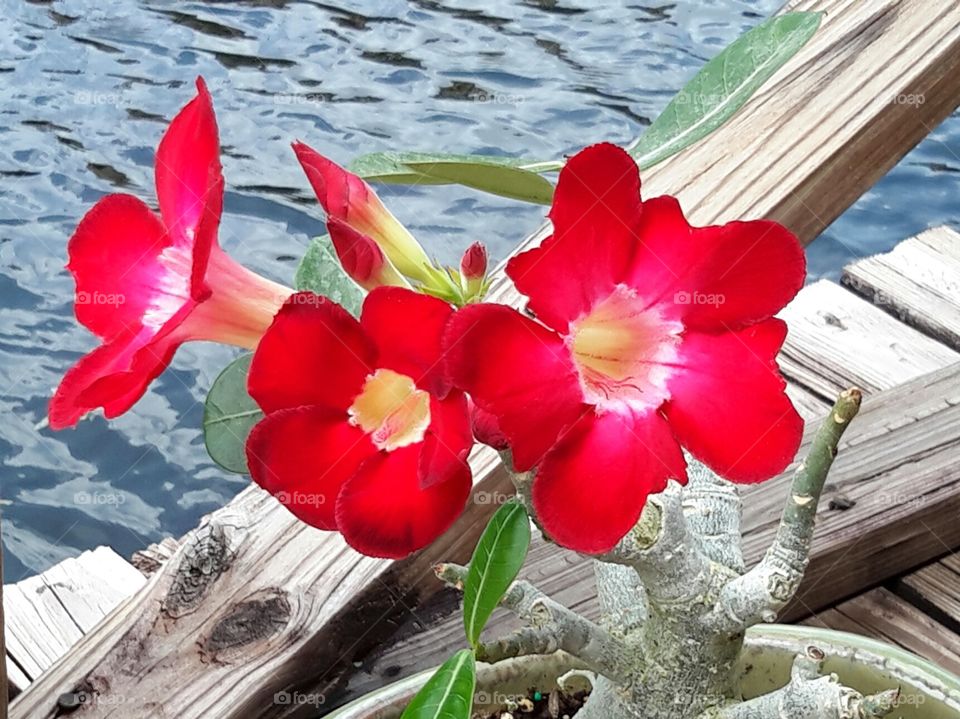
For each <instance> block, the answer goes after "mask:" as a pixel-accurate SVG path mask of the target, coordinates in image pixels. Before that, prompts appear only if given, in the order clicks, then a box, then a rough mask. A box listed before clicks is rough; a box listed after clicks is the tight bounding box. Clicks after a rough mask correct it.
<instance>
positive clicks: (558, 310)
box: [507, 143, 641, 332]
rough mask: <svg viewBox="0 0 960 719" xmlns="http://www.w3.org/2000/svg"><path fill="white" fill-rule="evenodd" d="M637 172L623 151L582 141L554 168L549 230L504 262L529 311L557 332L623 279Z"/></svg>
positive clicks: (635, 217) (636, 205) (635, 210)
mask: <svg viewBox="0 0 960 719" xmlns="http://www.w3.org/2000/svg"><path fill="white" fill-rule="evenodd" d="M640 214H641V204H640V171H639V169H638V168H637V165H636V163H635V162H634V161H633V158H631V157H630V155H628V154H627V153H626V151H624V150H623V149H621V148H619V147H617V146H615V145H610V144H606V143H604V144H600V145H593V146H592V147H588V148H587V149H585V150H582V151H581V152H579V153H577V154H576V155H574V156H573V157H572V158H570V160H569V161H568V162H567V164H566V166H565V167H564V168H563V170H562V171H561V172H560V179H559V181H558V183H557V190H556V193H555V194H554V197H553V207H552V208H551V210H550V219H551V221H552V222H553V236H552V237H549V238H547V239H546V240H545V241H544V242H543V243H542V244H541V245H540V247H538V248H536V249H533V250H529V251H527V252H523V253H521V254H519V255H517V256H516V257H514V258H513V259H511V260H510V262H509V263H508V264H507V274H508V275H509V276H510V278H511V279H512V280H513V282H514V284H515V285H516V286H517V289H518V290H519V291H520V292H522V293H523V294H525V295H526V296H527V297H529V298H530V309H531V310H533V311H534V312H535V313H536V315H537V317H538V318H540V319H541V320H543V321H544V322H545V323H547V324H548V325H550V326H551V327H553V328H554V329H556V330H558V331H560V332H565V331H566V330H567V326H568V324H569V323H570V322H572V321H573V320H575V319H577V318H578V317H580V316H581V315H583V314H585V313H586V312H587V311H588V310H589V309H590V308H591V307H592V306H593V305H594V304H595V303H596V302H597V300H599V299H601V298H603V297H606V296H607V295H609V294H610V292H611V291H612V290H613V288H614V287H615V286H616V285H617V284H618V283H619V282H620V281H621V280H622V279H623V277H624V274H625V272H626V270H627V266H628V264H629V260H630V257H631V254H632V253H633V250H634V244H635V239H634V235H633V228H634V227H635V225H636V224H637V222H638V221H639V219H640Z"/></svg>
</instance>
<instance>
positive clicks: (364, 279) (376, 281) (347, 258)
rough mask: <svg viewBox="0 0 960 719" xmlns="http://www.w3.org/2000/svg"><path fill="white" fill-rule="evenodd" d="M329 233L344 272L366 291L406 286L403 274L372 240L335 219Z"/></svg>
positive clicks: (330, 222)
mask: <svg viewBox="0 0 960 719" xmlns="http://www.w3.org/2000/svg"><path fill="white" fill-rule="evenodd" d="M327 230H328V231H329V232H330V239H331V240H333V248H334V249H335V250H336V251H337V257H339V258H340V264H341V265H343V269H344V271H345V272H346V273H347V274H348V275H350V277H351V278H353V280H354V282H356V283H357V284H358V285H360V286H361V287H363V288H364V289H365V290H372V289H373V288H374V287H380V286H382V285H395V286H397V287H406V286H407V283H406V282H405V281H404V279H403V278H402V277H401V276H400V273H399V272H397V269H396V268H395V267H394V266H393V264H392V263H391V262H390V260H389V259H388V258H387V257H386V256H385V255H384V254H383V250H381V249H380V246H379V245H378V244H377V243H376V242H374V241H373V240H372V239H370V238H369V237H367V236H366V235H364V234H363V233H362V232H357V230H355V229H353V228H352V227H351V226H350V225H348V224H347V223H346V222H343V221H342V220H339V219H337V218H335V217H332V216H331V217H330V218H328V219H327Z"/></svg>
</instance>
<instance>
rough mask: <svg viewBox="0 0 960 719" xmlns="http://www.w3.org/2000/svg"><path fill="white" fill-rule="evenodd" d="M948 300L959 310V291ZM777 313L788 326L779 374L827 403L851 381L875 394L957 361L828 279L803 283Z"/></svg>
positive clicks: (939, 346)
mask: <svg viewBox="0 0 960 719" xmlns="http://www.w3.org/2000/svg"><path fill="white" fill-rule="evenodd" d="M954 301H955V303H956V304H955V305H954V306H955V307H956V308H957V309H958V310H960V295H957V297H956V298H955V300H954ZM780 317H782V318H783V319H784V320H786V322H787V325H788V326H789V328H790V333H789V338H788V341H787V344H786V345H784V349H783V352H781V354H780V358H779V361H780V366H781V368H782V369H783V372H784V374H785V375H786V376H787V377H789V378H790V379H791V380H793V381H794V382H795V383H796V384H798V385H800V386H801V387H803V388H805V389H807V390H808V391H810V392H811V393H813V394H814V395H816V396H818V397H820V398H822V399H824V400H829V401H831V402H832V400H833V399H834V398H835V397H836V396H837V394H838V393H839V392H841V391H842V390H844V389H846V388H847V387H850V386H851V385H853V386H857V387H860V389H862V390H864V391H865V392H868V393H869V392H875V391H877V390H881V389H889V388H891V387H894V386H896V385H898V384H900V383H902V382H905V381H907V380H909V379H913V378H914V377H919V376H920V375H923V374H927V373H928V372H932V371H933V370H936V369H939V368H941V367H945V366H946V365H948V364H952V363H954V362H960V353H957V352H955V351H954V350H952V349H950V348H949V347H946V346H944V345H942V344H940V343H939V342H937V341H936V340H933V339H931V338H929V337H926V336H925V335H923V334H922V333H920V332H918V331H917V330H915V329H913V328H911V327H908V326H907V325H905V324H902V323H901V322H898V321H896V320H895V319H894V318H893V317H891V316H890V315H888V314H887V313H886V312H884V311H883V310H880V309H878V308H876V307H874V306H873V305H871V304H870V303H869V302H866V301H865V300H863V299H861V298H859V297H857V296H856V295H854V294H853V293H852V292H848V291H846V290H844V289H843V288H842V287H840V286H839V285H837V284H834V283H833V282H830V281H828V280H821V281H819V282H816V283H814V284H812V285H808V286H807V287H805V288H804V289H803V291H802V292H800V294H799V295H797V297H796V298H795V299H794V301H793V302H791V303H790V304H789V305H788V306H787V308H786V309H784V310H783V312H781V313H780Z"/></svg>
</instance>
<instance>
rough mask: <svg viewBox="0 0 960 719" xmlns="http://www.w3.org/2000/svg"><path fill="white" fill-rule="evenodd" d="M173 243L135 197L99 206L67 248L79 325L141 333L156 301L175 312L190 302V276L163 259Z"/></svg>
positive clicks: (109, 332)
mask: <svg viewBox="0 0 960 719" xmlns="http://www.w3.org/2000/svg"><path fill="white" fill-rule="evenodd" d="M168 244H169V239H168V238H167V237H166V235H165V234H164V230H163V225H162V224H161V223H160V220H159V219H158V218H157V217H156V215H154V214H153V212H151V211H150V208H149V207H147V206H146V205H145V204H144V203H143V202H141V201H140V200H138V199H137V198H136V197H132V196H130V195H108V196H107V197H104V198H103V199H102V200H100V201H99V202H97V204H95V205H94V206H93V207H92V208H91V209H90V211H89V212H87V214H86V215H85V216H84V218H83V219H82V220H81V221H80V224H79V225H78V226H77V230H76V232H74V234H73V236H72V237H71V238H70V243H69V244H68V246H67V252H68V254H69V256H70V262H69V264H68V265H67V267H68V269H69V270H70V272H72V273H73V276H74V278H75V279H76V282H77V293H76V298H75V300H76V301H75V305H74V309H75V311H76V314H77V319H78V320H79V321H80V323H81V324H83V325H84V326H86V327H87V328H88V329H89V330H90V331H91V332H93V333H94V334H97V335H99V336H100V337H104V338H107V339H110V338H112V337H116V336H118V335H120V334H123V333H125V332H135V331H136V330H138V329H139V328H140V326H141V324H142V321H143V315H144V312H146V311H147V309H148V308H149V307H151V304H152V303H153V302H154V300H155V298H159V299H160V300H161V301H162V302H163V303H164V304H169V305H170V306H171V307H174V308H175V307H176V305H178V304H182V303H186V302H188V301H189V299H190V295H189V276H188V275H187V274H184V275H178V274H177V271H176V269H170V268H167V267H165V266H164V265H163V264H161V263H160V262H159V261H158V257H159V255H160V253H161V252H162V251H163V250H164V249H165V248H166V247H167V245H168ZM178 286H179V288H180V291H179V292H178V290H177V288H178ZM174 311H175V309H174Z"/></svg>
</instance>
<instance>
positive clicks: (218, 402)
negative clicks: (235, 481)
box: [203, 353, 263, 474]
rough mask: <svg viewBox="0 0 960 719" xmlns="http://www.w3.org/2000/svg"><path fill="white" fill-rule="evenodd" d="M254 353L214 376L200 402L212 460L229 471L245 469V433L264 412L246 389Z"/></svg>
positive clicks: (204, 434)
mask: <svg viewBox="0 0 960 719" xmlns="http://www.w3.org/2000/svg"><path fill="white" fill-rule="evenodd" d="M252 358H253V355H252V354H250V353H247V354H242V355H240V356H239V357H237V358H236V359H235V360H234V361H233V362H231V363H230V364H228V365H227V366H226V368H224V370H223V371H222V372H221V373H220V374H219V376H217V379H216V380H214V382H213V386H212V387H211V388H210V393H209V394H208V395H207V401H206V402H205V403H204V405H203V442H204V444H205V445H206V447H207V453H208V454H209V455H210V458H211V459H213V461H214V462H216V463H217V464H219V465H220V466H221V467H223V468H224V469H225V470H227V471H228V472H236V473H237V474H246V473H247V454H246V449H245V447H246V442H247V435H248V434H250V430H251V429H252V428H253V425H255V424H256V423H257V422H259V421H260V420H261V419H262V418H263V412H261V411H260V408H259V407H257V403H256V402H254V401H253V398H252V397H251V396H250V395H249V394H248V393H247V373H248V372H249V370H250V360H251V359H252Z"/></svg>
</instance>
